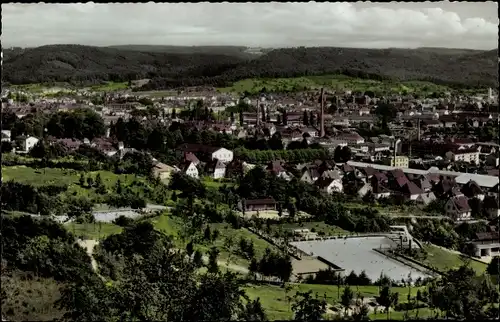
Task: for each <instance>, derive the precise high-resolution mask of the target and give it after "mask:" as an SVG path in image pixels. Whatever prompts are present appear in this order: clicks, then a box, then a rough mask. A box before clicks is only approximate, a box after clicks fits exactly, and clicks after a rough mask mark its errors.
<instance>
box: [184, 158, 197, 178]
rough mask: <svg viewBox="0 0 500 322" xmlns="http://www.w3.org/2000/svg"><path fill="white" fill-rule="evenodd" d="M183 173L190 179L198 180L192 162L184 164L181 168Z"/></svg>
mask: <svg viewBox="0 0 500 322" xmlns="http://www.w3.org/2000/svg"><path fill="white" fill-rule="evenodd" d="M183 172H184V173H185V174H186V175H188V176H190V177H192V178H195V179H198V178H199V172H198V168H197V167H196V166H195V165H194V163H193V162H186V164H185V165H184V168H183Z"/></svg>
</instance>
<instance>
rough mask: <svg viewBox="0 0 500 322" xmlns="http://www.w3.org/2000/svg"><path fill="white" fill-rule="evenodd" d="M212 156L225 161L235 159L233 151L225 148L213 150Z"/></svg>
mask: <svg viewBox="0 0 500 322" xmlns="http://www.w3.org/2000/svg"><path fill="white" fill-rule="evenodd" d="M211 156H212V160H214V159H217V160H219V161H222V162H225V163H229V162H231V161H233V158H234V154H233V151H230V150H228V149H225V148H217V149H216V150H214V151H212V153H211Z"/></svg>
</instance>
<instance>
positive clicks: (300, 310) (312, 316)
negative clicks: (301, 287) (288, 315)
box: [292, 291, 326, 322]
mask: <svg viewBox="0 0 500 322" xmlns="http://www.w3.org/2000/svg"><path fill="white" fill-rule="evenodd" d="M311 294H312V291H308V292H297V293H296V294H295V296H294V303H293V304H292V311H293V313H294V320H295V321H307V322H308V321H318V320H321V319H322V318H323V315H324V314H325V313H326V301H324V300H320V299H319V298H318V296H317V295H316V297H314V298H313V297H312V295H311Z"/></svg>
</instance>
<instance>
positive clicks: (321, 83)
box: [219, 75, 449, 94]
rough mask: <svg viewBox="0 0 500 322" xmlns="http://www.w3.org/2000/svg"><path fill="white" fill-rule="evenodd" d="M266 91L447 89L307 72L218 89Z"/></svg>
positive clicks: (250, 80)
mask: <svg viewBox="0 0 500 322" xmlns="http://www.w3.org/2000/svg"><path fill="white" fill-rule="evenodd" d="M264 87H265V88H266V89H267V91H302V90H304V89H317V88H320V87H328V88H331V89H336V90H353V91H373V92H376V93H385V92H407V93H429V94H430V93H432V92H446V91H449V88H448V87H446V86H441V85H436V84H433V83H430V82H422V81H405V82H390V81H383V82H382V81H377V80H370V79H360V78H353V77H348V76H344V75H325V76H307V77H294V78H274V79H244V80H241V81H238V82H235V83H234V84H233V85H232V86H231V87H225V88H219V91H220V92H237V93H242V92H244V91H248V92H250V93H256V92H260V91H261V89H262V88H264Z"/></svg>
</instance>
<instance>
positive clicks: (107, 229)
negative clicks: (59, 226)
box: [64, 222, 123, 239]
mask: <svg viewBox="0 0 500 322" xmlns="http://www.w3.org/2000/svg"><path fill="white" fill-rule="evenodd" d="M64 226H65V227H66V229H68V230H69V231H71V232H72V233H74V234H75V235H76V236H77V237H84V238H85V239H103V238H106V237H108V236H109V235H113V234H119V233H121V232H122V230H123V228H122V227H120V226H118V225H115V224H112V223H104V222H99V223H88V224H77V223H74V222H71V223H66V224H64Z"/></svg>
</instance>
